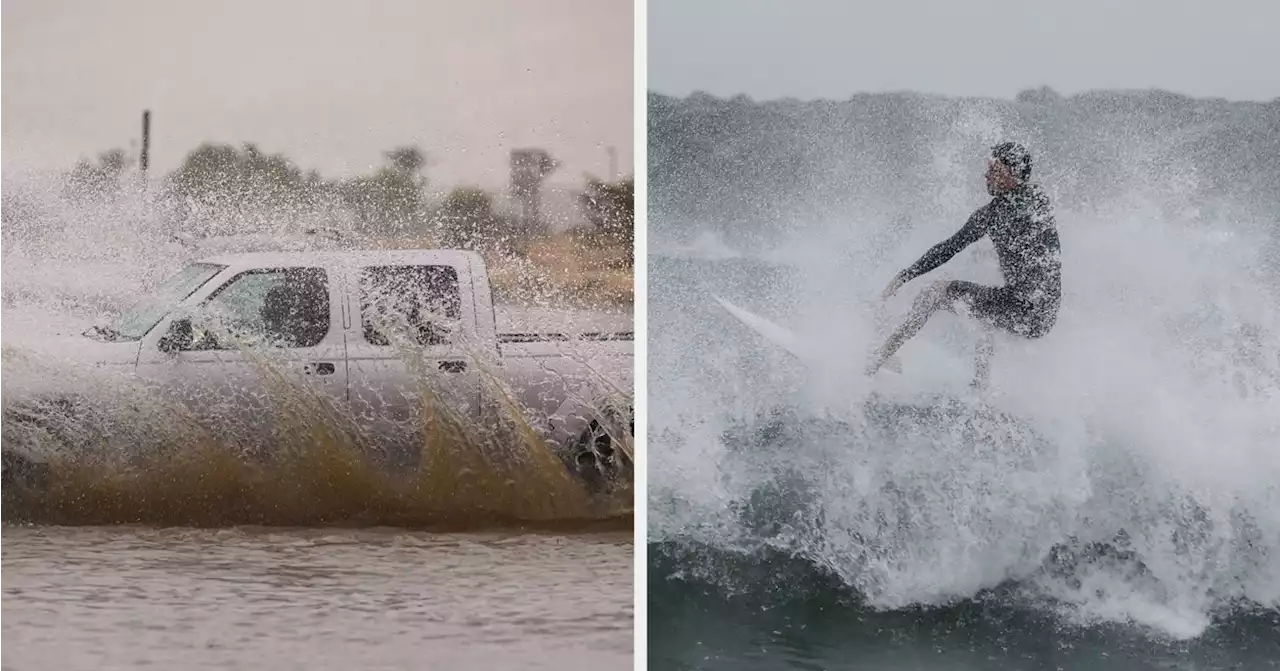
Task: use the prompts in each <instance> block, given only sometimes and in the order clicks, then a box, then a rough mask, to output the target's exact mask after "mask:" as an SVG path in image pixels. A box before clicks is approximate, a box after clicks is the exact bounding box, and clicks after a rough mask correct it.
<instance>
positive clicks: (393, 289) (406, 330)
mask: <svg viewBox="0 0 1280 671" xmlns="http://www.w3.org/2000/svg"><path fill="white" fill-rule="evenodd" d="M460 319H462V293H461V291H460V289H459V286H458V271H457V270H456V269H455V268H454V267H453V266H419V265H415V266H368V267H365V268H363V269H362V270H361V273H360V321H361V324H362V325H363V328H364V339H365V341H367V342H368V343H369V344H370V345H377V346H389V345H391V342H392V340H393V339H394V336H395V334H400V335H401V336H402V337H405V338H407V339H408V341H409V342H411V343H415V344H417V345H423V346H426V345H447V344H449V343H451V342H453V341H454V336H455V330H456V328H457V325H458V321H459V320H460Z"/></svg>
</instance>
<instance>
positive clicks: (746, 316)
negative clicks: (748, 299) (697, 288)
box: [711, 294, 813, 360]
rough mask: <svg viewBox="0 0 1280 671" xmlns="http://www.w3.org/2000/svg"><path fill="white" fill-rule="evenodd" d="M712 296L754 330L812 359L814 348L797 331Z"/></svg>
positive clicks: (793, 352) (797, 355) (790, 350)
mask: <svg viewBox="0 0 1280 671" xmlns="http://www.w3.org/2000/svg"><path fill="white" fill-rule="evenodd" d="M711 297H712V298H714V299H715V301H716V302H717V303H719V304H720V307H722V308H724V309H725V311H726V312H728V313H729V314H731V315H733V317H734V318H735V319H737V320H738V321H739V322H741V323H742V324H743V325H744V326H746V327H747V328H749V329H751V330H752V331H754V332H755V333H756V334H757V335H759V336H760V337H762V338H764V339H765V340H768V341H769V342H771V343H773V344H775V345H777V346H778V347H781V348H782V349H784V350H786V351H787V352H788V353H790V354H791V355H792V356H794V357H796V358H798V359H805V360H810V359H811V353H812V351H813V350H812V348H811V347H810V346H808V344H807V343H805V342H804V340H802V339H801V338H800V336H798V335H796V334H795V332H793V331H791V330H790V329H788V328H785V327H783V326H779V325H777V324H775V323H773V322H771V321H769V320H768V319H765V318H764V317H761V316H760V315H758V314H755V313H754V312H751V311H749V310H746V309H744V308H741V307H738V306H737V305H734V304H733V303H730V302H729V301H727V300H725V299H723V298H721V297H719V296H716V295H714V294H713V295H712V296H711Z"/></svg>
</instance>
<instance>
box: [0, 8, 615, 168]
mask: <svg viewBox="0 0 1280 671" xmlns="http://www.w3.org/2000/svg"><path fill="white" fill-rule="evenodd" d="M2 6H3V14H2V18H3V33H4V35H3V70H4V82H3V84H4V87H3V97H2V100H3V112H4V119H3V156H4V159H3V160H4V164H5V170H6V171H9V170H13V169H15V168H20V167H21V166H35V167H40V168H50V167H53V168H69V167H71V166H72V165H73V164H74V162H75V161H76V159H77V158H79V157H94V156H96V155H97V153H98V152H100V151H103V150H106V149H109V148H111V147H128V144H129V142H130V141H131V140H136V139H137V137H138V136H139V134H140V127H141V112H142V109H143V108H146V107H149V108H150V109H151V110H152V161H153V163H152V165H153V167H154V168H155V169H159V170H165V171H167V170H170V169H172V168H174V167H176V166H177V164H178V163H179V162H180V161H181V159H182V156H183V155H185V154H186V152H188V151H190V150H191V149H193V148H195V147H196V146H197V145H198V144H199V143H200V142H202V141H205V140H211V141H220V142H234V143H240V142H242V141H254V142H257V143H258V144H259V145H260V146H261V148H262V149H263V150H264V151H267V152H270V153H275V152H283V153H285V154H286V155H287V156H289V157H290V158H292V159H294V160H295V162H297V163H298V164H299V165H300V166H301V167H302V168H304V169H310V168H315V169H318V170H320V171H321V172H322V173H323V174H325V175H328V176H337V175H346V174H351V173H358V172H365V171H366V170H367V169H368V166H370V165H371V164H381V163H382V162H383V156H382V152H383V151H384V150H386V149H389V148H391V147H394V146H398V145H401V144H405V143H410V142H415V141H416V142H417V143H418V144H419V146H420V147H421V148H422V149H424V150H426V151H427V152H428V153H429V154H430V155H432V157H433V163H434V164H433V165H431V166H430V167H429V172H428V175H429V176H430V177H431V178H432V179H433V180H434V181H436V182H437V183H450V184H456V183H460V182H468V183H473V184H481V185H484V186H498V187H500V186H504V185H505V184H506V183H507V181H508V173H507V152H508V150H509V149H510V148H512V147H518V146H530V145H531V146H542V147H545V148H547V149H548V150H549V151H551V153H552V155H553V156H555V157H557V158H559V159H561V161H562V162H563V165H562V166H561V168H560V170H559V171H558V172H557V173H556V175H554V176H553V178H552V181H556V182H569V183H576V182H579V181H580V180H581V178H582V173H583V172H588V171H589V172H591V173H594V174H595V175H597V176H599V177H605V176H606V173H607V171H608V165H609V163H608V157H607V154H606V150H605V147H607V146H610V145H612V146H615V147H617V151H618V162H619V171H620V172H621V173H630V172H632V155H633V152H632V146H633V142H634V140H633V135H632V126H633V123H632V119H633V115H634V111H633V110H634V108H633V102H632V101H633V97H634V93H633V87H634V84H633V82H634V77H633V58H632V55H633V49H634V35H633V30H634V20H633V17H634V9H633V6H632V3H631V2H630V0H537V2H525V1H523V0H467V1H465V2H424V1H416V0H403V1H401V0H396V1H392V0H368V1H354V0H271V1H270V2H266V1H263V2H258V1H256V0H218V2H194V1H191V0H111V1H110V2H104V1H97V0H57V1H53V0H4V3H3V5H2Z"/></svg>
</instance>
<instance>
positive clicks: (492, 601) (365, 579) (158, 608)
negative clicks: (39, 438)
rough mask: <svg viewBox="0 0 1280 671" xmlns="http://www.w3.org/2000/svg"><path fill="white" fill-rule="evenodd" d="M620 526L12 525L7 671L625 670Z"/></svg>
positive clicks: (628, 657)
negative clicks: (568, 530) (612, 529)
mask: <svg viewBox="0 0 1280 671" xmlns="http://www.w3.org/2000/svg"><path fill="white" fill-rule="evenodd" d="M632 546H633V543H632V536H631V534H629V533H596V534H580V535H550V534H532V535H517V534H510V533H505V534H500V533H486V534H428V533H416V532H406V531H400V530H392V529H375V530H359V531H356V530H346V529H341V530H338V529H333V530H326V529H307V530H293V529H266V528H258V529H251V528H240V529H223V530H197V529H147V528H130V527H124V528H122V527H94V528H88V527H16V526H6V527H5V528H4V531H3V543H2V548H3V625H2V626H3V636H4V649H3V666H4V669H5V671H8V670H10V669H12V670H13V671H25V670H27V669H53V668H56V669H68V670H72V669H95V670H97V669H103V670H106V669H138V668H145V667H153V668H165V669H171V668H182V669H343V670H344V671H349V670H350V669H411V668H412V669H424V668H430V669H435V670H439V669H479V668H486V669H488V668H493V669H501V668H520V669H557V670H559V669H565V668H591V669H630V668H631V666H632V629H633V596H632V575H633V572H632Z"/></svg>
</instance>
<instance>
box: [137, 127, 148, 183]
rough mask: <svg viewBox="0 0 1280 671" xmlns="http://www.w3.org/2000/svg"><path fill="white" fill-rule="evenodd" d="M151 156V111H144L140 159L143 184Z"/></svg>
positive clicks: (139, 165)
mask: <svg viewBox="0 0 1280 671" xmlns="http://www.w3.org/2000/svg"><path fill="white" fill-rule="evenodd" d="M150 154H151V110H142V155H141V156H140V157H138V167H139V168H140V169H141V170H142V177H143V182H144V183H145V182H146V176H147V164H148V163H149V161H150Z"/></svg>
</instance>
